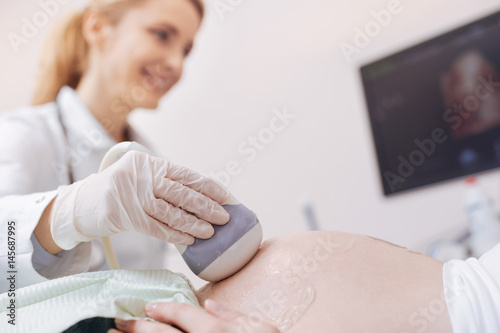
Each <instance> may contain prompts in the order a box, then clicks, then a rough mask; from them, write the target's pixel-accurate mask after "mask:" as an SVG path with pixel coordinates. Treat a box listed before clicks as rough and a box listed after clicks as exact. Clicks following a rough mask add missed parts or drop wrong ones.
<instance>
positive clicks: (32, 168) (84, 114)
mask: <svg viewBox="0 0 500 333" xmlns="http://www.w3.org/2000/svg"><path fill="white" fill-rule="evenodd" d="M57 101H58V103H59V106H60V110H61V115H62V119H63V122H64V124H65V127H66V129H67V137H68V140H67V141H69V142H68V143H69V145H68V144H67V141H66V139H65V136H64V132H63V127H62V126H61V123H60V121H59V117H58V112H57V104H56V103H55V102H53V103H48V104H45V105H41V106H36V107H26V108H23V109H20V110H15V111H10V112H7V113H5V114H4V115H2V117H1V118H0V272H1V275H0V293H3V292H5V291H7V290H8V281H7V280H6V278H7V277H9V276H10V275H12V274H15V282H16V287H17V288H21V287H24V286H27V285H31V284H34V283H38V282H43V281H46V280H47V279H52V278H56V277H60V276H66V275H71V274H76V273H81V272H85V271H86V270H87V269H88V263H89V258H90V248H91V246H90V243H82V244H80V245H78V246H77V247H76V248H74V249H73V250H70V251H63V252H62V253H60V254H59V255H58V256H52V255H50V254H49V253H47V252H45V251H44V250H43V249H42V250H41V251H39V252H36V253H35V254H34V253H33V251H34V245H37V244H36V243H37V241H36V238H35V237H34V236H33V230H34V229H35V227H36V225H37V223H38V221H39V219H40V216H41V215H42V213H43V211H44V209H45V207H46V206H47V205H48V204H49V203H50V202H51V200H52V199H53V198H54V197H55V196H56V194H57V188H58V186H60V185H65V184H68V183H69V178H68V168H67V167H66V162H65V161H66V158H67V157H68V156H70V157H71V161H72V163H71V164H72V169H73V175H74V179H75V181H77V180H80V179H83V178H86V177H87V176H89V175H90V174H91V173H95V172H97V171H98V168H99V165H100V162H101V159H102V158H103V157H104V155H105V153H106V152H107V150H108V149H109V148H111V147H112V146H113V145H114V144H115V143H116V142H115V141H114V139H113V138H112V137H111V136H109V135H108V133H107V132H106V131H105V130H104V128H103V127H102V126H101V124H100V123H99V122H98V121H97V120H96V119H95V118H94V117H93V115H92V114H91V113H90V112H89V110H88V109H87V108H86V107H85V105H84V104H83V103H82V102H81V101H80V100H79V98H78V95H77V94H76V92H75V91H74V90H73V89H71V88H69V87H63V88H62V89H61V91H60V93H59V95H58V97H57ZM129 135H130V136H131V139H133V140H134V141H138V142H140V143H142V144H144V140H142V139H140V138H138V136H137V133H135V132H134V131H133V129H132V128H129ZM149 148H151V146H150V145H149ZM9 225H10V226H11V231H12V232H14V233H15V237H14V238H15V252H16V254H15V258H14V263H13V266H10V264H9V255H8V254H9V252H10V251H9V247H8V245H9V244H10V245H11V246H12V245H13V243H12V239H9V238H8V228H9ZM12 225H14V228H12ZM32 237H33V238H32ZM113 237H117V236H113ZM118 237H121V243H122V244H121V248H122V250H123V248H125V249H126V248H128V249H129V252H128V253H124V254H122V259H121V260H120V249H119V248H120V246H118V249H117V255H118V259H119V261H121V262H122V263H123V261H125V260H127V261H128V262H129V265H128V266H129V267H126V268H152V267H150V266H148V264H149V263H146V265H145V264H144V260H141V258H142V259H144V255H145V252H147V251H148V250H150V249H151V248H152V247H154V246H156V247H158V242H157V241H156V242H155V241H152V239H151V238H150V237H147V236H145V235H139V234H136V233H126V234H125V235H120V236H118ZM112 239H113V238H112ZM9 240H11V242H10V243H9V242H8V241H9ZM32 240H33V242H32ZM119 240H120V239H119ZM113 243H114V246H115V248H117V245H120V243H119V242H118V244H117V242H116V238H115V240H113ZM131 244H133V245H135V246H130V245H131ZM148 244H149V246H148ZM37 248H38V249H41V247H40V246H39V244H38V246H35V249H37ZM10 250H12V248H10ZM156 250H158V249H156ZM37 251H38V250H37ZM42 252H45V253H42ZM10 254H12V253H10ZM141 254H142V256H141ZM37 255H38V257H39V258H42V257H44V256H45V259H44V260H43V261H44V262H45V263H47V262H49V263H51V264H50V265H49V266H48V267H45V268H43V269H39V270H38V271H37V270H36V269H35V267H33V259H34V258H36V257H37ZM150 256H151V252H150V255H149V256H146V258H147V257H150ZM10 259H12V258H10ZM141 261H142V262H141ZM134 262H135V264H134ZM150 262H151V260H150ZM155 264H157V265H159V266H160V267H161V265H162V263H161V262H159V261H158V260H157V261H156V262H155ZM157 268H159V267H157ZM11 271H14V272H15V273H8V272H11Z"/></svg>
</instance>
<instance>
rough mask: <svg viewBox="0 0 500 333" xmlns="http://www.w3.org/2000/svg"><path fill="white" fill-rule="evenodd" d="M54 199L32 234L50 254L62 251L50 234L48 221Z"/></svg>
mask: <svg viewBox="0 0 500 333" xmlns="http://www.w3.org/2000/svg"><path fill="white" fill-rule="evenodd" d="M54 200H55V198H54V199H53V200H52V201H51V202H50V203H49V204H48V205H47V207H46V208H45V210H44V211H43V214H42V216H41V217H40V220H39V221H38V224H37V226H36V227H35V230H34V231H33V233H34V234H35V237H36V239H37V240H38V242H39V243H40V245H41V246H42V247H43V248H44V249H45V251H47V252H49V253H50V254H58V253H59V252H61V251H62V249H61V248H60V247H59V246H57V244H56V242H55V241H54V239H53V238H52V234H51V232H50V219H51V213H52V207H53V205H54Z"/></svg>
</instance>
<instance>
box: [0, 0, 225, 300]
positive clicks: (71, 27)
mask: <svg viewBox="0 0 500 333" xmlns="http://www.w3.org/2000/svg"><path fill="white" fill-rule="evenodd" d="M203 10H204V9H203V4H202V2H201V0H162V1H159V0H150V1H139V0H92V1H91V3H90V4H89V6H88V7H87V8H86V9H84V10H83V11H81V12H78V13H76V14H74V15H73V16H72V17H70V18H68V20H66V21H64V22H61V24H60V25H58V26H57V27H56V29H55V30H54V31H53V33H52V35H51V36H50V38H49V40H48V43H47V45H46V46H45V49H44V51H43V57H42V61H41V73H40V76H39V78H38V82H37V85H36V89H35V96H34V103H33V104H34V106H32V107H26V108H23V109H21V110H16V111H12V112H7V113H6V114H5V115H4V116H3V117H2V118H1V120H0V226H1V231H0V244H1V247H2V248H1V251H0V271H1V272H3V273H4V274H6V272H7V271H16V272H17V280H16V284H17V288H20V287H24V286H27V285H30V284H34V283H38V282H42V281H45V280H46V279H52V278H56V277H60V276H66V275H71V274H75V273H81V272H85V271H86V270H87V269H88V265H89V258H90V241H91V240H93V239H95V238H98V237H101V236H109V235H112V234H117V233H120V232H123V231H135V232H138V233H133V234H128V237H129V238H128V240H126V241H127V244H134V246H133V247H131V252H130V253H129V254H128V255H130V256H131V255H134V254H135V253H137V252H138V253H140V252H141V251H146V250H147V248H150V247H151V246H149V245H148V246H146V244H149V243H148V242H150V239H151V238H150V236H153V237H155V238H157V239H159V240H161V241H165V242H170V243H174V244H184V245H188V244H191V243H193V241H194V237H198V238H209V237H211V236H212V235H213V232H214V231H213V227H212V224H224V223H226V222H227V221H228V220H229V215H228V214H227V212H226V211H225V210H224V209H223V208H222V207H221V206H220V204H219V203H221V202H222V201H223V200H224V199H225V197H226V195H227V191H226V190H225V189H224V188H222V187H220V186H219V185H217V184H215V183H214V182H213V181H212V180H210V179H208V178H206V177H203V176H202V175H200V174H198V173H196V172H194V171H191V170H189V169H187V168H184V167H181V166H178V165H174V164H172V163H168V162H166V161H165V160H163V159H160V158H154V157H151V156H150V155H147V154H144V153H139V152H130V153H128V154H126V155H125V156H124V157H122V158H121V159H120V160H119V161H118V162H116V163H115V164H114V165H112V166H111V167H109V168H108V169H106V170H105V171H104V172H101V173H96V172H97V171H98V167H99V164H100V161H101V159H102V158H103V156H104V154H105V153H106V152H107V150H108V149H109V148H110V147H112V146H113V145H114V144H116V143H118V142H121V141H124V140H135V141H139V142H141V143H143V144H144V142H143V140H141V139H140V137H138V136H137V134H136V133H135V132H134V130H133V129H132V127H131V126H130V125H129V124H128V123H127V116H128V114H129V113H130V112H132V111H133V110H134V109H135V108H149V109H154V108H156V107H157V105H158V102H159V100H160V98H161V97H162V96H163V95H165V93H167V92H168V91H169V90H170V89H171V88H172V86H174V85H175V84H176V83H177V82H178V81H179V79H180V78H181V75H182V68H183V63H184V60H185V58H186V57H187V55H188V54H189V52H190V50H191V48H192V47H193V41H194V38H195V35H196V33H197V31H198V29H199V27H200V24H201V19H202V17H203ZM146 145H147V144H146ZM141 237H142V238H141ZM122 241H123V240H122ZM7 245H9V247H8V246H7ZM143 245H144V246H143ZM141 247H142V248H141ZM9 252H10V253H9ZM14 252H15V257H13V256H12V254H14ZM9 260H10V262H9ZM1 281H2V282H1V285H0V292H5V291H6V290H7V285H6V283H7V281H6V279H4V278H2V279H1Z"/></svg>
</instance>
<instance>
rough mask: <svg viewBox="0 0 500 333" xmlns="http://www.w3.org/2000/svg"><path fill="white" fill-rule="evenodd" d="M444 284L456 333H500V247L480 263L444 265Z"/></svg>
mask: <svg viewBox="0 0 500 333" xmlns="http://www.w3.org/2000/svg"><path fill="white" fill-rule="evenodd" d="M443 284H444V291H445V298H446V305H447V307H448V313H449V315H450V321H451V324H452V327H453V332H454V333H467V332H481V333H498V332H500V244H498V245H497V246H496V247H494V248H493V249H492V250H490V251H488V252H487V253H485V254H484V255H483V256H481V258H479V260H478V259H476V258H470V259H467V260H466V261H463V260H451V261H449V262H447V263H445V264H444V267H443Z"/></svg>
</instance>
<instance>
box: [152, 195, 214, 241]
mask: <svg viewBox="0 0 500 333" xmlns="http://www.w3.org/2000/svg"><path fill="white" fill-rule="evenodd" d="M144 210H145V212H146V213H147V214H148V215H149V216H151V217H153V218H155V219H156V220H158V221H160V222H162V223H164V224H165V225H168V226H169V227H170V228H172V229H175V230H178V231H180V232H183V233H187V234H189V235H192V236H194V237H196V238H201V239H207V238H210V237H212V236H213V235H214V228H213V227H212V225H211V224H210V223H209V222H207V221H204V220H201V219H198V218H197V217H196V216H194V215H192V214H189V213H187V212H186V211H184V210H182V209H180V208H178V207H175V206H174V205H172V204H171V203H169V202H166V201H164V200H163V199H154V200H152V201H151V204H150V205H148V206H147V207H144Z"/></svg>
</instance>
